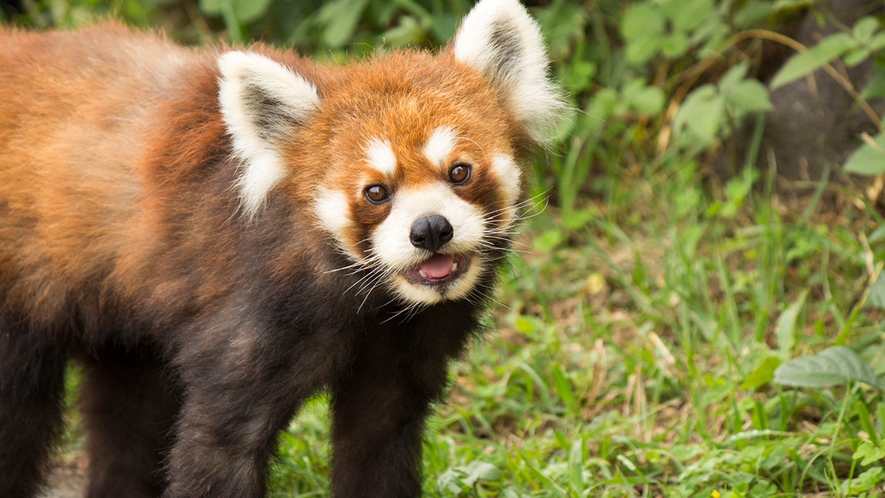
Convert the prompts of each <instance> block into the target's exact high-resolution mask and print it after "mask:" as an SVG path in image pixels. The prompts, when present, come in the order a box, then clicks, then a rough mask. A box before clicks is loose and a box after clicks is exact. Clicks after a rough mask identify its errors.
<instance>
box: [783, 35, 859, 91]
mask: <svg viewBox="0 0 885 498" xmlns="http://www.w3.org/2000/svg"><path fill="white" fill-rule="evenodd" d="M856 47H857V42H856V41H855V39H854V38H852V37H851V35H849V34H847V33H837V34H835V35H831V36H828V37H827V38H824V39H823V40H822V41H821V42H820V43H818V44H817V45H815V46H813V47H811V48H809V49H808V50H806V51H804V52H799V53H798V54H796V55H794V56H793V57H790V58H789V59H788V60H787V62H786V64H784V66H783V67H782V68H781V69H780V71H778V72H777V74H775V75H774V79H772V81H771V89H772V90H774V89H776V88H780V87H782V86H784V85H786V84H787V83H790V82H792V81H795V80H797V79H799V78H801V77H803V76H806V75H808V74H811V73H813V72H814V71H816V70H818V69H820V68H822V67H824V66H825V65H826V64H827V63H829V62H830V61H832V60H833V59H835V58H837V57H839V56H840V55H842V54H844V53H845V52H847V51H848V50H851V49H853V48H856Z"/></svg>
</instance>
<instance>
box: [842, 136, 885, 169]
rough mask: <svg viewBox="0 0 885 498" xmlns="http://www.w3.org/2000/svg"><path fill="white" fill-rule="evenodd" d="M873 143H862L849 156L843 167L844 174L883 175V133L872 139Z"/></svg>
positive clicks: (884, 156) (884, 166)
mask: <svg viewBox="0 0 885 498" xmlns="http://www.w3.org/2000/svg"><path fill="white" fill-rule="evenodd" d="M873 142H874V145H871V144H869V143H867V142H864V144H863V145H861V146H860V147H858V149H857V150H856V151H854V154H851V157H849V158H848V160H847V161H845V165H844V166H843V168H844V169H845V171H846V172H848V173H857V174H859V175H870V176H873V175H878V174H880V173H885V133H880V134H878V135H876V136H875V137H873Z"/></svg>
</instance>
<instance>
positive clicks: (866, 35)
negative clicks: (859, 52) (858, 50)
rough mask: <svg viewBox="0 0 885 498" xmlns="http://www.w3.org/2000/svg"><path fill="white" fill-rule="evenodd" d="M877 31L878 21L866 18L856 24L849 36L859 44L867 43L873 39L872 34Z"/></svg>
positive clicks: (873, 18) (869, 17)
mask: <svg viewBox="0 0 885 498" xmlns="http://www.w3.org/2000/svg"><path fill="white" fill-rule="evenodd" d="M878 29H879V21H878V19H876V18H875V17H871V16H867V17H864V18H862V19H860V20H859V21H857V22H856V23H854V29H853V30H852V32H851V34H852V35H854V37H855V38H857V41H859V42H861V43H867V42H869V41H870V40H871V39H872V38H873V34H874V33H875V32H876V30H878Z"/></svg>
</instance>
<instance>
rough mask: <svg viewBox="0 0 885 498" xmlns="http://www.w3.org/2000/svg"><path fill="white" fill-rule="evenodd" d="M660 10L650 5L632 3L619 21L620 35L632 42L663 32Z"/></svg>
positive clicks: (662, 18) (662, 17)
mask: <svg viewBox="0 0 885 498" xmlns="http://www.w3.org/2000/svg"><path fill="white" fill-rule="evenodd" d="M661 14H662V13H661V9H660V8H658V6H657V5H654V4H652V3H634V4H633V5H631V6H630V8H628V9H627V12H625V13H624V17H623V18H622V19H621V34H623V35H624V38H626V39H627V42H632V41H633V40H635V39H637V38H645V37H648V36H651V35H658V34H661V33H663V32H664V16H663V15H661Z"/></svg>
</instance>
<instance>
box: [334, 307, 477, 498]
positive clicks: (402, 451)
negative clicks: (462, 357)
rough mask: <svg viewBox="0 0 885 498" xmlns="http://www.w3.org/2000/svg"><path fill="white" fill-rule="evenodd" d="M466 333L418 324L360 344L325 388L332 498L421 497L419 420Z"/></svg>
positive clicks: (435, 396)
mask: <svg viewBox="0 0 885 498" xmlns="http://www.w3.org/2000/svg"><path fill="white" fill-rule="evenodd" d="M462 315H466V314H465V313H462ZM431 320H433V319H431ZM416 321H418V322H420V320H416ZM442 321H443V320H441V319H440V320H438V321H437V323H439V322H442ZM456 325H460V324H456ZM467 330H470V329H468V328H463V329H458V328H456V329H454V331H453V330H451V329H437V328H436V327H422V326H420V325H419V326H416V327H411V326H410V327H401V328H398V329H394V330H384V331H378V333H374V334H372V337H371V339H370V340H365V341H363V343H362V345H361V348H360V352H359V355H358V357H357V358H356V361H355V363H354V364H353V366H352V367H351V369H350V372H349V374H348V375H347V376H346V377H345V378H343V379H341V380H340V381H339V383H338V385H337V386H336V388H335V389H334V390H333V393H332V413H333V421H332V438H333V457H332V495H333V496H334V497H335V498H358V497H359V498H370V497H378V498H381V497H384V498H407V497H417V496H419V495H420V494H421V484H422V478H421V443H422V432H423V428H424V421H425V418H426V417H427V415H428V414H429V413H430V408H431V403H432V402H433V401H435V400H437V399H438V398H439V396H440V394H441V393H442V392H443V390H444V389H445V386H446V382H447V374H446V367H447V363H448V360H449V359H451V358H452V357H453V356H455V355H456V354H457V353H458V352H459V351H460V350H461V348H462V347H463V343H464V340H465V338H466V336H467V332H466V331H467ZM445 333H448V335H445Z"/></svg>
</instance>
